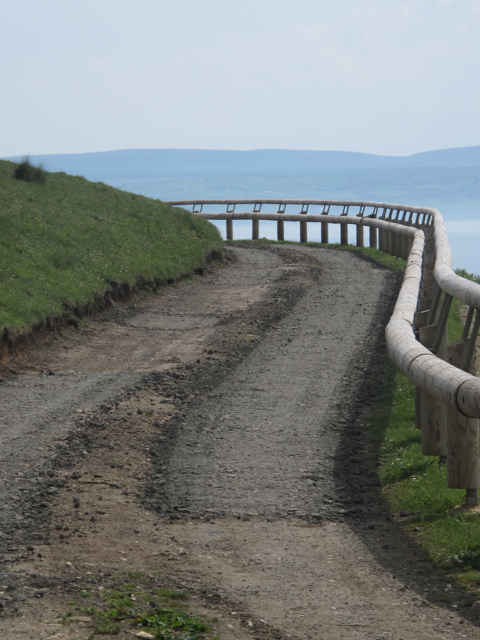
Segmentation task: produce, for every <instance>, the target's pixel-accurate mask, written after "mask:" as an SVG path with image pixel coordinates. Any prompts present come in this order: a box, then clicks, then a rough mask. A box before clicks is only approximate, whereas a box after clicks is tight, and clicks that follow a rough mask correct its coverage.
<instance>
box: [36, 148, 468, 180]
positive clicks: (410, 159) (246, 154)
mask: <svg viewBox="0 0 480 640" xmlns="http://www.w3.org/2000/svg"><path fill="white" fill-rule="evenodd" d="M33 159H34V160H43V161H44V162H45V164H46V166H47V169H50V170H51V171H65V172H67V173H73V174H79V175H85V177H87V178H89V179H97V180H101V179H102V176H103V177H104V178H105V177H107V178H108V179H122V178H128V179H133V178H141V179H148V178H153V177H158V176H159V173H160V174H161V175H176V176H179V175H184V176H185V175H211V176H214V175H259V174H260V175H312V174H316V173H318V172H322V173H324V172H327V173H329V172H337V171H342V172H343V171H347V172H350V171H358V170H372V169H373V170H389V169H397V170H398V169H411V168H419V167H443V168H452V169H453V168H467V167H480V145H479V146H474V147H462V148H457V149H441V150H438V151H426V152H423V153H417V154H414V155H411V156H380V155H373V154H367V153H357V152H349V151H292V150H287V149H258V150H254V151H222V150H202V149H123V150H119V151H101V152H96V153H81V154H52V155H42V156H33ZM87 174H88V175H87Z"/></svg>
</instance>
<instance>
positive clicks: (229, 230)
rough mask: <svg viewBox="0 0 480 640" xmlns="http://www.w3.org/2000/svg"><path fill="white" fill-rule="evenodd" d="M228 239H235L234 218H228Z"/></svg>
mask: <svg viewBox="0 0 480 640" xmlns="http://www.w3.org/2000/svg"><path fill="white" fill-rule="evenodd" d="M226 222H227V240H233V220H232V218H229V219H227V221H226Z"/></svg>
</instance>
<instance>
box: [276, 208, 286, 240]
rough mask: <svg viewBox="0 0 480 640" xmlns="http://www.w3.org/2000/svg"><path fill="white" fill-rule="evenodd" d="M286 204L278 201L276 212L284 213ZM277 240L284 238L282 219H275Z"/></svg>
mask: <svg viewBox="0 0 480 640" xmlns="http://www.w3.org/2000/svg"><path fill="white" fill-rule="evenodd" d="M286 206H287V205H286V204H285V203H280V204H279V205H278V211H277V213H280V214H283V213H285V208H286ZM277 240H280V241H282V242H283V241H284V240H285V222H284V221H283V220H277Z"/></svg>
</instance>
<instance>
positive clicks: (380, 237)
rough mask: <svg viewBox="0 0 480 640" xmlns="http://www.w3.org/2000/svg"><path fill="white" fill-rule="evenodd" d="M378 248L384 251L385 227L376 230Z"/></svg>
mask: <svg viewBox="0 0 480 640" xmlns="http://www.w3.org/2000/svg"><path fill="white" fill-rule="evenodd" d="M378 248H379V250H380V251H385V229H379V230H378Z"/></svg>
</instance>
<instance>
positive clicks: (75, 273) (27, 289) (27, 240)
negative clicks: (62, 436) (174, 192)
mask: <svg viewBox="0 0 480 640" xmlns="http://www.w3.org/2000/svg"><path fill="white" fill-rule="evenodd" d="M12 173H13V164H12V163H10V162H6V161H0V272H1V273H2V296H1V298H0V327H3V329H4V336H5V334H6V335H8V336H9V337H12V336H15V335H17V334H19V333H21V332H23V331H27V330H29V329H30V328H31V327H32V326H35V325H36V324H38V323H42V322H44V321H45V320H46V319H47V318H55V317H62V316H63V317H65V319H67V318H71V317H72V315H73V314H74V315H76V316H78V315H79V314H80V313H81V312H87V311H88V310H89V309H93V308H95V304H96V301H97V300H98V299H99V298H101V297H103V296H105V295H107V294H111V295H113V296H115V295H116V294H117V293H118V292H121V293H128V292H129V291H131V289H132V287H134V286H135V285H136V284H142V285H143V286H145V285H148V284H151V285H153V286H154V287H155V286H158V285H161V284H167V283H170V284H173V283H174V282H175V281H176V280H177V279H179V278H181V277H184V276H186V275H188V274H191V273H192V272H194V271H195V270H196V269H198V268H201V267H202V265H204V264H205V260H206V256H207V255H209V254H210V255H212V254H215V253H218V252H219V250H220V249H221V247H222V240H221V238H220V235H219V233H218V230H217V228H216V227H215V226H214V225H212V224H210V223H209V222H208V221H206V220H204V219H202V218H199V217H196V216H193V215H192V214H191V213H189V212H188V211H185V210H183V209H178V208H172V207H170V206H168V205H165V204H163V203H162V202H160V201H157V200H151V199H149V198H145V197H142V196H138V195H134V194H131V193H127V192H124V191H119V190H117V189H114V188H112V187H108V186H106V185H104V184H101V183H91V182H88V181H87V180H85V179H84V178H80V177H73V176H68V175H66V174H64V173H49V174H48V180H47V182H46V183H45V184H43V185H41V186H40V185H39V184H37V183H35V182H25V181H22V180H15V179H14V178H13V177H12ZM47 322H48V321H47Z"/></svg>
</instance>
